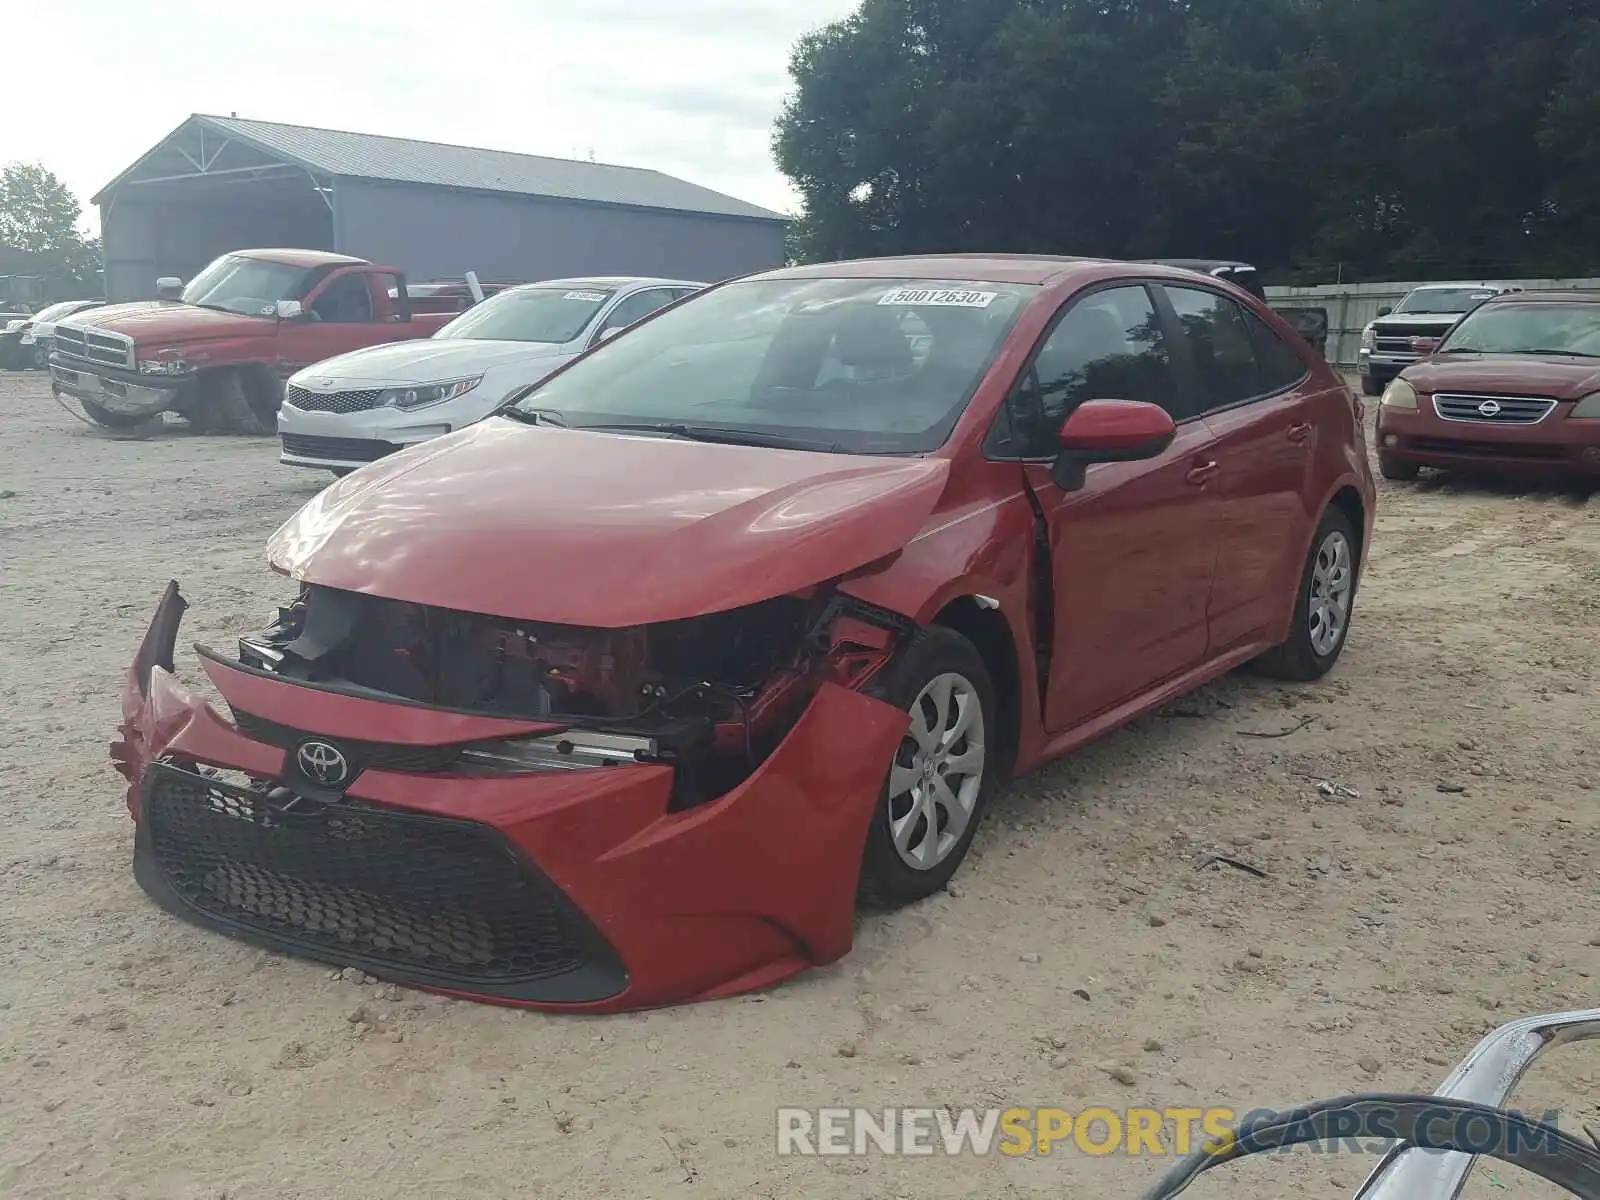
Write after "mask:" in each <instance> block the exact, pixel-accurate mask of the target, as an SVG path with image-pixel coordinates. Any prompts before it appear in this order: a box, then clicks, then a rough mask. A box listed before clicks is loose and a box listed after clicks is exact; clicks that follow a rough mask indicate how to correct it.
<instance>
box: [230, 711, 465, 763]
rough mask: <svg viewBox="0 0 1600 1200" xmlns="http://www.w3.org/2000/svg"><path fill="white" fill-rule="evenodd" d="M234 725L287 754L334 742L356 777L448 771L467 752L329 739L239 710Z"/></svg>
mask: <svg viewBox="0 0 1600 1200" xmlns="http://www.w3.org/2000/svg"><path fill="white" fill-rule="evenodd" d="M233 722H234V724H235V725H237V726H238V727H239V732H240V733H242V734H244V735H245V737H247V738H253V739H254V740H255V741H258V742H265V743H266V744H267V745H269V746H281V747H282V748H283V749H285V750H293V749H294V748H295V747H297V746H299V745H300V743H301V742H305V741H312V740H315V741H323V742H331V743H333V744H334V745H336V746H338V747H339V749H340V750H342V751H344V756H345V758H346V759H347V760H349V762H350V766H351V770H352V777H353V775H354V773H355V772H359V771H363V770H369V769H370V770H373V771H405V772H410V773H412V774H421V775H427V774H433V773H436V772H439V771H448V770H449V769H450V768H451V767H453V766H455V765H456V763H458V762H459V761H460V760H461V751H462V750H463V749H464V747H461V746H406V745H402V744H400V743H398V742H360V741H352V740H351V739H349V738H334V737H328V736H327V735H325V734H320V733H308V732H306V731H305V730H301V729H293V728H290V727H289V726H288V725H280V724H278V723H277V722H276V721H268V720H266V719H265V718H263V717H257V716H252V715H251V714H250V713H243V712H238V711H237V710H236V711H235V712H234V714H233Z"/></svg>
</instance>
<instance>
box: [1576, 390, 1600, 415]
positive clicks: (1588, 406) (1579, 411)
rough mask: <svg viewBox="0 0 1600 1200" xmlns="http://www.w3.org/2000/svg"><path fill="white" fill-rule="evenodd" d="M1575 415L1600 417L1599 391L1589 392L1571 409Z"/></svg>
mask: <svg viewBox="0 0 1600 1200" xmlns="http://www.w3.org/2000/svg"><path fill="white" fill-rule="evenodd" d="M1572 415H1573V416H1575V417H1585V418H1588V417H1600V392H1590V393H1589V394H1588V395H1587V396H1585V397H1584V398H1583V399H1582V400H1579V401H1578V403H1577V406H1576V407H1575V408H1574V409H1573V410H1572Z"/></svg>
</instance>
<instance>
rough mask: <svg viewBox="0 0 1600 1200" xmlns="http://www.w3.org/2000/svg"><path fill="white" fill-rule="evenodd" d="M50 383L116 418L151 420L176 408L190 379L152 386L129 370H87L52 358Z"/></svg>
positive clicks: (170, 380) (163, 381) (168, 380)
mask: <svg viewBox="0 0 1600 1200" xmlns="http://www.w3.org/2000/svg"><path fill="white" fill-rule="evenodd" d="M50 384H51V386H52V387H53V388H54V389H55V390H56V391H58V392H65V393H66V394H67V395H69V396H72V397H75V398H76V399H78V400H87V401H88V402H89V403H91V404H94V405H98V406H99V407H100V408H103V409H106V410H107V411H108V412H113V413H116V414H117V415H118V416H123V417H153V416H155V415H156V414H158V413H164V412H169V411H171V410H172V409H174V408H175V407H176V406H177V401H178V397H179V395H180V394H181V393H182V392H183V390H184V388H185V387H187V386H188V384H189V380H187V379H183V378H171V379H164V380H162V381H161V383H160V384H152V383H151V382H149V381H148V380H145V379H143V378H142V377H141V376H138V375H135V374H134V373H133V372H131V371H116V372H114V371H110V370H108V369H105V368H100V369H98V370H90V369H88V368H87V367H81V366H79V365H78V364H76V363H74V362H71V361H68V362H62V361H60V359H59V358H53V359H52V360H51V363H50Z"/></svg>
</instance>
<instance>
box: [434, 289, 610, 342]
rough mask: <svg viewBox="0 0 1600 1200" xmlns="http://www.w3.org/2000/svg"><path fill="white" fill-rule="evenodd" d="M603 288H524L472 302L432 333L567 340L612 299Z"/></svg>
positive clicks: (512, 339) (501, 339) (514, 339)
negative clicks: (454, 317)
mask: <svg viewBox="0 0 1600 1200" xmlns="http://www.w3.org/2000/svg"><path fill="white" fill-rule="evenodd" d="M612 295H613V291H611V290H607V289H605V288H584V287H577V288H573V287H559V288H527V289H526V290H519V291H514V292H501V293H499V294H498V295H495V296H490V297H488V298H487V299H485V300H484V301H483V303H481V304H477V305H474V306H473V307H472V308H469V309H468V310H467V311H466V312H464V313H462V314H461V315H460V316H459V317H457V318H456V319H455V320H453V321H451V322H450V323H449V324H448V325H446V326H445V327H444V328H442V329H440V330H439V332H437V333H435V334H434V335H433V336H434V337H436V338H479V339H482V340H484V341H499V342H557V343H560V342H570V341H571V340H572V339H573V338H575V337H577V336H578V335H579V334H580V333H582V332H583V331H584V329H585V328H586V327H587V326H588V324H589V322H590V320H591V319H593V317H594V315H595V313H597V312H599V311H600V309H601V307H602V306H603V305H604V304H605V302H606V301H607V300H609V299H611V297H612Z"/></svg>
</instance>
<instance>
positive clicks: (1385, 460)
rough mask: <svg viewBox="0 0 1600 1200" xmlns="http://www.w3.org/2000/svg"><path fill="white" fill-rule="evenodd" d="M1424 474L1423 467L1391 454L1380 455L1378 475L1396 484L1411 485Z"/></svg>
mask: <svg viewBox="0 0 1600 1200" xmlns="http://www.w3.org/2000/svg"><path fill="white" fill-rule="evenodd" d="M1421 473H1422V467H1421V466H1420V465H1419V464H1417V463H1414V462H1411V461H1409V460H1407V459H1404V458H1395V457H1394V456H1393V455H1391V454H1380V455H1378V474H1379V475H1382V476H1383V477H1384V478H1385V479H1388V480H1392V481H1393V482H1395V483H1410V482H1412V481H1413V480H1415V479H1416V477H1417V476H1418V475H1420V474H1421Z"/></svg>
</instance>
